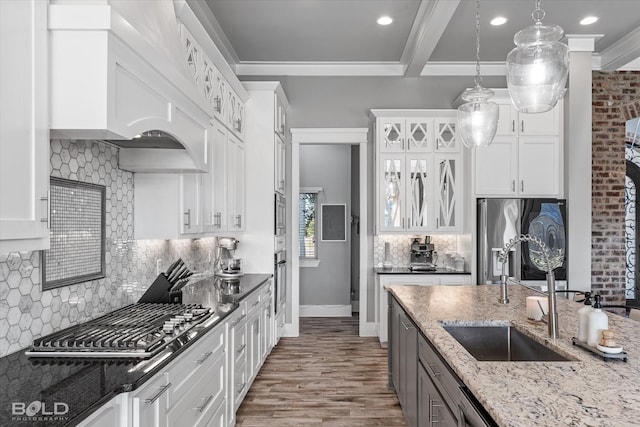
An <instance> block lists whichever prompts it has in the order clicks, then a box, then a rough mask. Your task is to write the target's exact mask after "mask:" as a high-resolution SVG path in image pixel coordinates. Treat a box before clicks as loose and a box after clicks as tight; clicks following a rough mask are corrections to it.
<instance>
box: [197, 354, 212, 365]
mask: <svg viewBox="0 0 640 427" xmlns="http://www.w3.org/2000/svg"><path fill="white" fill-rule="evenodd" d="M212 354H213V351H209V352H206V353H204V354H203V355H202V359H200V360H196V363H197V364H198V365H202V364H203V363H204V361H205V360H207V359H208V358H209V357H210V356H211V355H212Z"/></svg>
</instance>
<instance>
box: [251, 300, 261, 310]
mask: <svg viewBox="0 0 640 427" xmlns="http://www.w3.org/2000/svg"><path fill="white" fill-rule="evenodd" d="M258 304H260V300H258V301H256V302H254V303H253V305H252V306H251V308H253V307H255V306H256V305H258Z"/></svg>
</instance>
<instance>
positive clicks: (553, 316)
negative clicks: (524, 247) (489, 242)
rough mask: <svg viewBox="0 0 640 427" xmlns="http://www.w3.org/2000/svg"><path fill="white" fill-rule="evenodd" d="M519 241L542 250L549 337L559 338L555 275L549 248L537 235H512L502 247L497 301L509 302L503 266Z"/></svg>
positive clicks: (504, 266)
mask: <svg viewBox="0 0 640 427" xmlns="http://www.w3.org/2000/svg"><path fill="white" fill-rule="evenodd" d="M521 242H533V243H535V244H536V245H538V246H540V249H541V250H542V257H543V258H544V264H545V266H546V267H547V292H548V294H549V297H548V298H547V300H548V301H549V308H548V311H547V313H548V315H549V322H548V325H549V337H551V338H554V339H555V338H559V337H560V334H559V333H558V308H557V304H556V276H555V274H554V273H553V265H552V264H551V259H550V256H549V255H550V254H549V248H547V246H546V245H545V244H544V243H542V240H540V239H539V238H537V237H534V236H532V235H530V234H521V235H519V236H516V237H514V238H513V239H511V240H509V242H508V243H507V244H505V245H504V248H502V252H500V255H499V256H498V260H499V261H500V262H501V263H502V274H501V275H500V298H499V300H498V301H499V302H500V303H502V304H508V303H509V296H508V295H507V281H508V279H509V278H508V276H507V274H506V271H505V268H506V264H507V258H508V255H509V251H510V250H511V248H512V247H513V246H515V245H516V244H517V243H521Z"/></svg>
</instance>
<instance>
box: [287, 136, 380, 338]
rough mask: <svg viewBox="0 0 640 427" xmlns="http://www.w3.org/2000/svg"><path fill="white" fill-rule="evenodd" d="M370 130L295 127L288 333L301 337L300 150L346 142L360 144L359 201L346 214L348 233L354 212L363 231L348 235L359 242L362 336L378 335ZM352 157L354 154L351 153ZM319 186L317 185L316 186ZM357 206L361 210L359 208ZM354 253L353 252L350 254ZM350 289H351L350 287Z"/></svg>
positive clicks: (356, 242) (348, 238)
mask: <svg viewBox="0 0 640 427" xmlns="http://www.w3.org/2000/svg"><path fill="white" fill-rule="evenodd" d="M367 132H368V130H367V129H366V128H297V129H293V128H292V129H291V135H292V141H291V145H292V148H291V159H292V161H291V163H292V167H291V194H292V196H293V197H291V201H292V203H291V210H290V214H291V221H289V224H290V226H289V233H288V234H289V235H290V236H292V237H291V242H290V243H291V253H292V254H295V255H294V256H292V257H291V258H292V262H291V272H290V276H289V277H291V293H290V295H291V301H290V307H288V310H287V323H286V326H285V336H298V335H299V330H300V321H299V319H300V297H301V294H300V291H301V289H300V258H299V257H298V256H297V255H298V254H300V239H299V235H300V223H301V221H300V204H299V203H300V201H299V198H298V195H299V194H300V176H301V174H300V151H301V146H304V145H342V146H348V147H349V149H350V150H351V148H350V147H351V146H354V145H355V146H357V147H358V150H357V160H356V161H357V165H358V167H357V171H358V180H357V182H358V193H359V197H358V198H357V201H354V202H352V203H351V208H352V209H351V211H350V212H349V214H348V215H347V216H346V220H347V227H346V234H347V235H348V236H351V224H352V221H351V220H352V218H353V216H352V215H351V214H352V212H358V215H357V217H358V218H357V221H358V227H359V230H360V233H359V234H358V235H357V239H356V240H357V241H356V240H353V239H351V237H347V240H352V241H351V246H353V245H357V247H358V251H357V253H358V258H357V261H355V263H356V265H357V270H358V274H357V280H358V286H357V290H358V293H359V297H360V301H361V303H360V304H359V311H360V315H359V334H360V335H361V336H373V335H375V323H372V324H369V322H367V308H368V307H367V306H368V304H367V301H368V299H367V295H368V292H367V282H368V280H367V278H368V275H367V271H366V268H367V253H368V250H367V245H368V236H367V228H368V221H367V205H368V201H367V179H366V176H367V170H368V166H367V164H368V160H367ZM349 157H350V156H349ZM316 188H317V187H316ZM356 205H357V210H356ZM349 256H350V255H349ZM347 292H350V290H349V288H347Z"/></svg>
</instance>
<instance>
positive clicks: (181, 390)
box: [130, 324, 228, 427]
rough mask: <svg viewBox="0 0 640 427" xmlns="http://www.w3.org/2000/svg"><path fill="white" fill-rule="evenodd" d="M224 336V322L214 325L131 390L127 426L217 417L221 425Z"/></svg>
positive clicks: (224, 383)
mask: <svg viewBox="0 0 640 427" xmlns="http://www.w3.org/2000/svg"><path fill="white" fill-rule="evenodd" d="M225 337H226V334H225V325H224V324H221V325H218V326H217V327H216V328H214V330H213V331H211V332H209V333H208V334H207V335H205V336H204V337H203V338H201V339H200V340H199V341H198V342H196V343H195V344H194V346H193V347H191V348H189V349H188V350H186V351H185V352H184V353H183V354H182V355H181V356H180V358H178V359H176V360H175V361H174V362H172V363H171V364H169V365H168V366H167V368H166V369H165V370H163V372H161V373H159V374H156V375H155V376H154V377H153V378H152V379H151V380H149V381H147V382H146V383H145V384H144V385H143V386H142V387H140V388H139V389H137V390H135V391H133V392H131V393H130V402H131V417H132V423H131V425H134V426H145V427H146V426H149V427H151V426H153V427H164V426H166V427H170V426H174V425H183V424H184V425H190V426H205V425H211V424H209V423H210V421H211V420H220V419H222V425H225V420H226V408H225V407H224V405H225V402H226V398H225V396H226V387H227V372H228V371H227V364H226V357H225V346H226V338H225ZM221 407H222V409H221ZM218 425H220V424H218Z"/></svg>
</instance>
